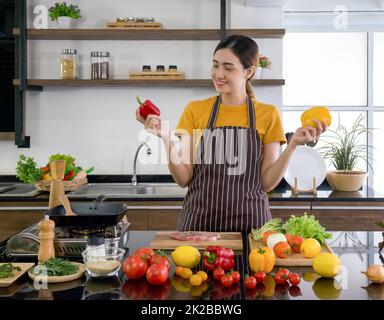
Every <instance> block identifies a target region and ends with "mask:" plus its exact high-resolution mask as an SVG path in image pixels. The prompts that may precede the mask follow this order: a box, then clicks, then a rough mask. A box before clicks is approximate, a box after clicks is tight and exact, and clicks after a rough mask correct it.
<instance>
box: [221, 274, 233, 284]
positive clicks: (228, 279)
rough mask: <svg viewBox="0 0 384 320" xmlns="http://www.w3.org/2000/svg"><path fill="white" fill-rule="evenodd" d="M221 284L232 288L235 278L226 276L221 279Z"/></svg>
mask: <svg viewBox="0 0 384 320" xmlns="http://www.w3.org/2000/svg"><path fill="white" fill-rule="evenodd" d="M220 282H221V285H222V286H223V287H230V286H231V285H232V283H233V277H232V276H231V275H230V274H225V275H223V276H222V277H221V279H220Z"/></svg>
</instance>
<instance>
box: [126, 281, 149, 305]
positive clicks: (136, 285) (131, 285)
mask: <svg viewBox="0 0 384 320" xmlns="http://www.w3.org/2000/svg"><path fill="white" fill-rule="evenodd" d="M147 288H148V282H147V281H146V280H145V279H144V278H141V279H136V280H128V281H126V282H125V284H124V286H123V289H122V291H123V294H124V296H125V297H127V298H128V299H132V300H139V299H145V298H146V295H147Z"/></svg>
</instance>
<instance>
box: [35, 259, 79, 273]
mask: <svg viewBox="0 0 384 320" xmlns="http://www.w3.org/2000/svg"><path fill="white" fill-rule="evenodd" d="M42 265H43V266H45V267H46V268H47V274H48V276H50V277H52V276H68V275H70V274H74V273H76V272H77V271H78V270H79V266H77V265H75V264H73V263H72V262H69V261H67V260H63V259H60V258H50V259H49V260H47V261H45V262H44V263H43V264H42ZM33 273H34V274H36V275H38V274H40V273H39V272H35V270H34V271H33Z"/></svg>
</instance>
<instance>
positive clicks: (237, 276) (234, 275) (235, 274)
mask: <svg viewBox="0 0 384 320" xmlns="http://www.w3.org/2000/svg"><path fill="white" fill-rule="evenodd" d="M230 275H231V276H232V279H233V283H238V282H239V281H240V273H239V272H237V271H232V272H231V273H230Z"/></svg>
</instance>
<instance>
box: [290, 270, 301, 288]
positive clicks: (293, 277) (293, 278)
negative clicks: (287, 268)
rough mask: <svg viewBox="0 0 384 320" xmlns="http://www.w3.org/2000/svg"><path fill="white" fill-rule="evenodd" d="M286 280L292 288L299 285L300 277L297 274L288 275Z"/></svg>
mask: <svg viewBox="0 0 384 320" xmlns="http://www.w3.org/2000/svg"><path fill="white" fill-rule="evenodd" d="M288 280H289V282H290V283H291V285H293V286H297V285H298V284H299V283H300V276H299V275H298V274H297V273H291V274H289V275H288Z"/></svg>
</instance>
